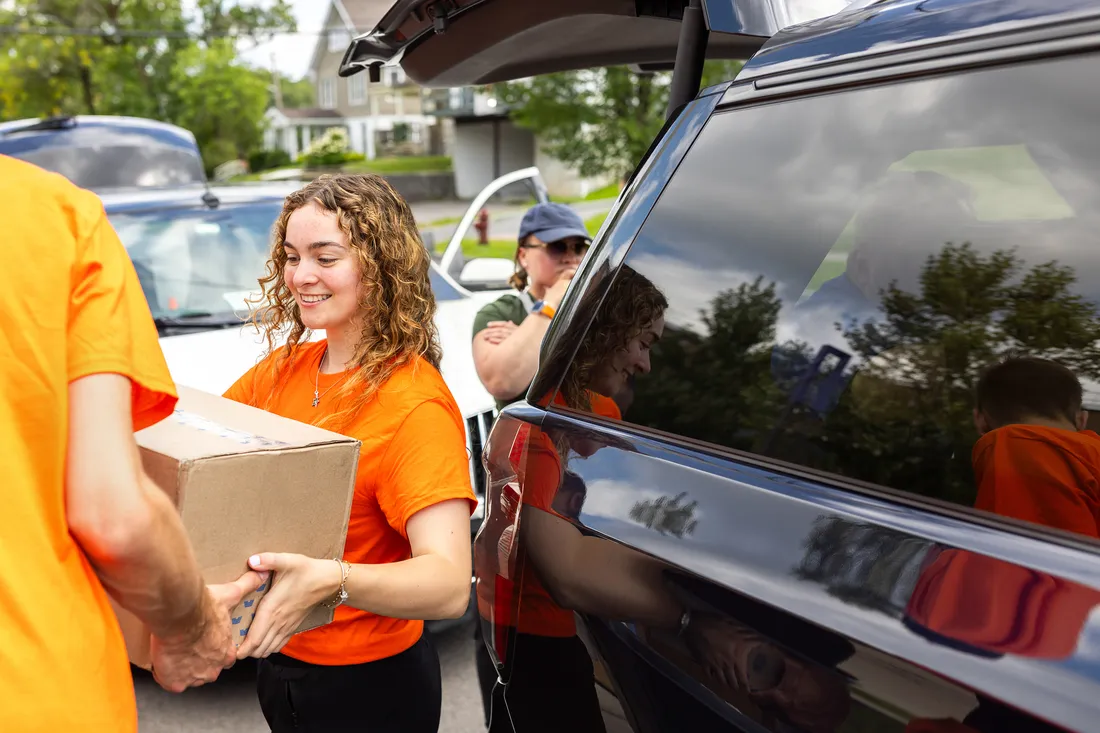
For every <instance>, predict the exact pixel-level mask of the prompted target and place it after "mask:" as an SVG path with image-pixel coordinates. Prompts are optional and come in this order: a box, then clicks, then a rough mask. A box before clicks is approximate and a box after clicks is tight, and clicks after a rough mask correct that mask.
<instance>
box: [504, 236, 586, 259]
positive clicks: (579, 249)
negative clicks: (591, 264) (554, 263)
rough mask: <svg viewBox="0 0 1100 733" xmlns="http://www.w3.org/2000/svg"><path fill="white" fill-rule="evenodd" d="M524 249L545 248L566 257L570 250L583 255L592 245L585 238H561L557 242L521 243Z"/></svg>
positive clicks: (556, 255) (553, 253)
mask: <svg viewBox="0 0 1100 733" xmlns="http://www.w3.org/2000/svg"><path fill="white" fill-rule="evenodd" d="M520 246H521V247H522V248H523V249H545V250H546V251H547V253H549V254H551V255H553V256H554V257H564V256H565V255H566V254H568V253H569V252H575V253H577V254H578V255H580V256H581V257H583V256H584V254H585V253H586V252H587V251H588V248H589V247H590V246H591V245H590V244H589V243H588V242H586V241H584V240H583V239H559V240H558V241H556V242H539V243H538V244H524V245H520Z"/></svg>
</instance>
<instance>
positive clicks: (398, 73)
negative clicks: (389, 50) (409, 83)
mask: <svg viewBox="0 0 1100 733" xmlns="http://www.w3.org/2000/svg"><path fill="white" fill-rule="evenodd" d="M404 83H405V72H404V71H402V70H401V69H400V68H390V69H386V86H390V87H396V86H400V85H401V84H404Z"/></svg>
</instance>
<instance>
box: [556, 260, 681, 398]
mask: <svg viewBox="0 0 1100 733" xmlns="http://www.w3.org/2000/svg"><path fill="white" fill-rule="evenodd" d="M599 290H600V289H599V288H595V289H592V290H590V291H589V292H588V293H586V294H585V299H584V300H582V301H581V302H580V303H579V304H578V307H577V312H578V313H584V312H586V311H587V310H588V309H589V308H596V315H595V317H594V318H593V319H592V323H591V324H590V325H589V327H588V331H587V333H585V335H584V339H583V340H582V341H581V343H580V346H579V347H577V351H576V353H575V354H571V356H572V358H571V359H570V361H569V364H568V366H567V367H566V369H565V376H564V378H563V379H562V382H561V387H560V390H561V396H562V399H564V400H565V404H566V405H568V406H569V407H572V408H576V409H581V410H590V409H591V408H592V399H591V396H590V392H589V388H590V386H591V383H592V378H593V376H594V374H595V372H596V370H597V369H598V368H599V367H600V365H602V364H603V363H604V362H606V361H607V360H608V359H610V358H611V356H612V355H614V354H615V352H617V351H621V350H623V349H625V348H627V346H629V344H630V341H631V340H632V339H633V338H635V337H636V336H638V334H640V333H641V332H642V330H643V329H644V328H645V327H646V326H648V325H649V324H651V323H653V322H654V321H655V320H657V319H658V318H660V317H661V316H662V315H664V312H665V310H666V309H667V308H668V299H667V298H665V296H664V294H663V293H662V292H661V291H660V290H658V289H657V286H656V285H654V284H653V283H652V282H650V280H649V279H648V278H646V277H645V276H644V275H642V274H640V273H639V272H638V271H637V270H635V269H633V268H632V267H630V266H628V265H623V266H622V267H621V268H620V270H619V272H618V273H617V274H616V275H615V280H614V281H613V282H612V283H611V285H610V286H609V287H608V288H607V294H606V295H605V296H604V297H603V302H602V303H600V304H599V307H596V303H586V302H585V300H588V299H589V298H593V299H594V298H596V297H598V296H599ZM561 351H564V352H565V353H566V356H570V354H569V352H568V351H566V350H561ZM559 353H561V352H559ZM605 396H606V397H613V396H614V395H605Z"/></svg>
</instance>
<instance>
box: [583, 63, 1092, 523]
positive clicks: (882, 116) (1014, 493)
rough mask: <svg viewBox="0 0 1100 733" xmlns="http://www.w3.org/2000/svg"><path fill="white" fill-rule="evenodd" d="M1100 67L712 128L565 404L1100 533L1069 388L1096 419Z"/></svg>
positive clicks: (747, 118) (676, 183)
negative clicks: (588, 403) (607, 408)
mask: <svg viewBox="0 0 1100 733" xmlns="http://www.w3.org/2000/svg"><path fill="white" fill-rule="evenodd" d="M1095 64H1096V59H1095V58H1094V57H1093V58H1074V59H1067V60H1058V61H1046V62H1040V63H1034V64H1028V65H1023V66H1013V67H1005V68H998V69H992V70H985V71H978V72H969V73H957V74H954V75H950V76H946V77H942V78H935V79H924V80H916V81H911V82H907V83H897V84H892V85H883V86H878V87H873V88H865V89H861V90H854V91H848V92H843V93H835V94H829V95H821V96H816V97H808V98H804V99H800V100H792V101H785V102H781V103H773V104H768V105H764V106H759V107H748V108H741V109H735V110H730V111H726V112H719V113H717V114H716V115H715V116H714V117H713V118H712V119H711V120H710V121H709V122H708V124H707V126H706V128H705V129H704V130H703V132H702V133H701V135H700V137H699V139H698V140H697V141H696V142H695V144H694V146H693V148H692V150H691V152H690V153H689V154H688V156H687V158H686V159H685V161H684V162H683V164H682V165H681V166H680V167H679V169H678V170H677V172H676V174H675V176H674V177H673V179H672V180H671V182H670V183H669V185H668V188H667V189H666V190H665V192H664V193H663V194H662V197H661V199H660V201H659V202H658V204H657V206H656V207H655V208H654V210H653V212H652V214H651V216H650V218H649V220H648V222H647V224H646V226H645V227H644V228H643V229H642V231H641V233H640V234H639V236H638V238H637V240H636V241H635V243H634V245H633V247H632V249H631V251H630V254H629V256H628V258H627V261H626V265H627V267H628V268H629V269H627V270H624V273H625V275H626V280H624V281H623V282H624V284H623V285H622V286H621V287H620V286H619V285H618V282H617V283H616V285H613V286H612V288H611V291H610V292H609V293H608V296H607V298H606V299H605V300H604V305H603V306H602V309H601V312H600V313H599V314H597V316H596V320H595V322H594V323H593V325H592V327H591V328H590V331H589V335H588V336H586V340H585V342H582V344H581V346H580V348H579V350H578V354H577V357H576V359H577V361H576V362H575V363H574V365H573V366H571V368H570V370H568V371H567V373H566V379H565V382H564V383H563V389H562V394H563V396H564V397H565V398H566V399H565V401H566V402H572V403H576V404H577V405H578V406H581V407H583V406H584V404H583V403H584V401H585V400H583V399H580V398H578V397H577V395H579V394H581V393H580V392H578V387H585V388H587V389H591V390H595V391H598V392H603V393H605V394H608V395H609V396H614V397H616V399H617V401H618V402H619V403H620V404H621V405H622V406H624V407H625V408H626V409H625V410H624V419H626V420H627V421H629V422H633V423H637V424H640V425H643V426H647V427H650V428H655V429H658V430H661V431H667V432H670V433H674V434H676V435H678V436H683V437H688V438H694V439H698V440H703V441H707V442H710V443H714V444H718V445H721V446H724V447H728V448H732V449H735V450H739V451H748V452H752V453H755V454H759V455H764V456H768V457H771V458H775V459H779V460H782V461H787V462H793V463H797V464H801V465H803V466H808V467H812V468H814V469H820V470H824V471H828V472H832V473H836V474H841V475H843V476H847V477H852V478H856V479H860V480H865V481H870V482H874V483H877V484H881V485H886V486H889V487H892V488H896V489H901V490H904V491H908V492H912V493H915V494H921V495H924V496H929V497H936V498H939V499H946V500H949V501H952V502H956V503H959V504H963V505H966V506H978V507H979V508H982V509H987V510H990V511H995V512H997V513H999V514H1002V515H1008V516H1014V517H1017V518H1021V519H1028V520H1032V521H1037V522H1040V523H1043V524H1046V525H1050V526H1055V527H1059V528H1061V529H1065V530H1070V531H1075V532H1080V533H1084V534H1090V535H1093V536H1095V535H1096V533H1097V517H1098V513H1100V495H1098V492H1097V489H1098V487H1100V438H1098V437H1097V436H1095V435H1094V434H1092V433H1088V432H1077V428H1078V427H1079V426H1080V425H1079V424H1078V421H1079V420H1080V421H1082V422H1081V423H1080V424H1081V425H1083V424H1084V423H1083V421H1084V419H1085V416H1083V415H1081V414H1080V413H1079V412H1078V407H1079V406H1078V405H1076V404H1075V400H1074V397H1073V394H1072V393H1073V389H1074V386H1073V385H1074V384H1075V383H1076V382H1075V379H1074V377H1076V378H1077V380H1079V382H1080V383H1081V384H1082V385H1083V388H1084V404H1085V406H1086V407H1092V408H1096V409H1097V411H1098V412H1097V416H1098V417H1100V384H1098V382H1097V380H1098V379H1100V349H1098V348H1097V344H1098V343H1100V319H1098V318H1097V315H1098V313H1097V305H1096V304H1097V300H1098V299H1100V248H1098V245H1097V231H1098V230H1100V226H1098V225H1100V216H1098V214H1097V212H1098V211H1100V208H1098V205H1100V145H1097V144H1096V142H1095V137H1096V133H1095V128H1096V120H1098V119H1100V95H1097V94H1096V91H1097V83H1096V81H1095V79H1096V75H1095V72H1094V69H1095ZM624 273H621V274H620V275H619V279H622V278H623V277H624ZM635 275H640V276H641V279H639V278H638V277H636V276H635ZM652 286H655V287H656V290H657V291H659V294H655V293H654V292H652ZM661 295H663V298H661V297H659V296H661ZM665 299H667V308H666V307H665V306H663V305H662V301H663V300H665ZM662 310H663V317H664V323H663V324H662V323H661V322H660V321H659V320H658V321H657V322H656V323H654V322H653V317H654V315H655V314H658V313H660V312H661V311H662ZM662 325H663V328H662V327H661V326H662ZM656 336H660V339H659V340H656ZM609 349H610V350H611V351H610V352H609ZM609 353H610V355H608V354H609ZM1027 358H1041V359H1045V360H1051V361H1052V362H1056V363H1048V362H1045V361H1044V362H1032V361H1026V360H1025V359H1027ZM585 359H588V362H587V363H585ZM1005 360H1008V362H1009V363H1008V366H1007V367H1005V368H1003V369H1002V370H1001V371H1000V373H999V375H998V376H997V379H993V380H990V382H989V387H988V389H985V388H983V391H982V394H983V397H982V399H983V401H984V402H983V411H981V412H980V413H979V416H978V417H977V418H976V416H975V414H974V408H975V406H976V404H977V397H976V390H977V387H978V385H979V380H980V378H981V375H982V374H983V373H984V370H985V369H986V368H987V367H990V366H992V365H994V364H999V363H1001V362H1002V361H1005ZM983 384H985V383H984V382H983ZM1020 384H1026V385H1030V386H1031V387H1032V389H1030V390H1027V389H1020V388H1019V385H1020ZM631 385H632V386H631ZM1014 385H1015V386H1014ZM570 392H571V393H572V398H571V397H570ZM979 487H980V491H979Z"/></svg>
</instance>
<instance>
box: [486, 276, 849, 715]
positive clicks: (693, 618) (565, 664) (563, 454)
mask: <svg viewBox="0 0 1100 733" xmlns="http://www.w3.org/2000/svg"><path fill="white" fill-rule="evenodd" d="M598 291H599V289H594V290H593V291H592V293H593V297H598ZM667 307H668V303H667V301H666V299H665V298H664V296H663V295H662V294H661V293H660V292H659V291H658V290H657V289H656V287H654V285H653V284H652V283H651V282H650V281H649V280H647V279H646V278H645V277H643V276H642V275H640V274H639V273H637V272H636V271H634V270H633V269H631V268H630V267H627V266H624V267H623V268H622V269H621V270H620V271H619V273H618V274H617V275H616V279H615V281H614V282H613V283H612V284H611V285H610V287H609V288H608V291H607V294H606V296H605V297H603V299H602V303H601V305H600V307H599V310H597V312H596V316H595V317H594V319H593V322H592V324H591V325H590V326H589V328H588V330H587V332H586V333H585V336H584V340H583V342H582V343H581V344H580V345H579V347H578V348H577V350H576V352H575V353H574V352H573V350H572V349H562V350H561V353H564V354H566V356H565V357H559V358H569V362H568V364H567V365H566V366H565V370H564V377H563V379H562V383H561V388H560V391H559V392H558V394H557V395H556V396H555V398H554V400H553V402H554V403H555V404H559V405H563V406H566V407H571V408H574V409H578V410H586V411H591V412H594V413H596V414H598V415H601V416H602V417H606V418H611V419H619V418H620V414H619V408H618V404H619V403H620V402H625V401H628V400H629V399H630V398H631V395H630V393H629V387H630V382H631V378H632V377H633V376H634V375H644V374H646V373H648V372H649V370H650V363H649V350H650V348H651V347H652V345H653V343H654V342H656V341H657V340H658V339H659V338H660V337H661V335H662V333H663V330H664V312H665V310H666V308H667ZM581 308H582V309H583V308H584V305H583V304H582V306H581ZM554 366H555V365H554V363H553V362H551V363H550V364H549V365H548V369H547V372H548V373H551V374H553V373H558V372H555V371H554ZM611 396H615V398H616V399H612V398H611ZM606 440H607V439H606V438H602V437H598V436H593V437H591V438H588V437H585V436H582V435H578V434H577V433H576V432H573V433H570V434H567V435H554V434H553V431H541V430H538V429H532V430H531V431H530V433H529V434H528V435H527V436H526V440H525V445H524V450H525V451H526V456H525V458H524V459H523V460H520V461H517V463H518V464H520V466H521V468H522V472H523V475H522V476H521V477H520V483H521V485H522V489H523V491H522V497H521V502H522V506H523V508H522V511H523V516H522V519H521V522H520V526H521V527H522V531H521V532H520V537H521V540H522V543H523V544H522V548H521V549H522V551H523V553H524V555H525V559H526V561H527V564H526V567H525V569H524V572H523V575H522V585H521V588H520V595H519V598H518V603H517V604H516V607H517V608H518V612H517V613H518V619H517V621H518V628H517V631H518V634H517V635H516V637H515V639H516V641H515V650H516V652H515V653H516V658H517V660H518V661H517V663H516V665H515V666H514V667H513V671H512V678H511V680H510V681H509V688H508V692H507V701H508V710H509V713H510V715H511V716H512V720H513V722H514V723H515V725H516V728H517V729H518V730H547V731H549V730H557V731H560V730H601V729H602V719H601V717H600V716H599V707H598V701H597V700H596V697H595V692H594V686H595V678H594V674H593V671H592V665H591V661H590V659H589V655H588V653H587V651H586V649H585V647H584V645H583V643H582V642H581V641H580V639H579V638H578V637H577V636H576V626H575V622H574V612H577V613H584V614H588V615H592V616H596V617H599V618H600V619H603V620H609V621H616V620H622V621H631V622H634V623H635V624H637V625H639V626H641V627H643V628H644V629H646V631H647V633H648V632H653V631H662V630H663V631H664V632H665V636H669V635H671V637H673V638H679V639H680V640H681V641H682V642H684V643H686V645H687V646H686V648H687V650H688V651H689V652H690V654H691V655H693V657H694V659H695V660H697V661H696V663H694V664H692V665H691V666H692V667H696V668H698V669H700V670H701V674H702V675H703V676H704V680H703V681H704V682H705V683H706V684H708V685H709V686H711V687H712V688H714V689H716V690H719V689H720V690H723V691H726V692H729V691H740V693H741V694H744V695H747V696H748V698H749V699H751V700H752V701H753V703H754V704H755V705H756V706H758V707H759V708H760V710H761V711H764V712H762V715H763V716H765V717H767V716H778V718H781V719H783V720H787V721H791V722H794V723H795V724H796V725H798V727H799V729H800V730H805V731H831V730H834V729H835V726H836V725H838V724H839V723H840V722H841V721H842V720H843V719H844V717H845V716H846V714H847V709H848V708H847V704H848V698H847V693H846V691H845V689H844V686H843V683H842V682H840V681H839V679H837V678H836V676H835V675H833V674H831V673H829V672H828V671H826V670H823V669H821V668H819V667H817V666H815V665H813V664H807V663H805V662H802V661H799V660H796V659H794V658H792V657H790V656H789V655H787V654H786V653H785V652H783V651H782V650H781V649H780V648H779V647H778V646H776V645H775V644H773V643H771V642H770V641H768V640H767V639H764V638H763V637H762V636H760V635H759V634H756V633H754V632H753V631H752V630H751V629H750V628H748V627H746V626H744V625H743V624H739V623H737V622H735V621H734V620H733V619H731V618H729V617H724V616H718V615H715V614H710V613H701V614H698V615H693V613H692V612H691V611H690V609H689V608H688V607H687V606H686V605H685V604H684V602H683V601H682V600H681V599H680V598H679V597H678V596H677V594H676V593H675V592H674V591H673V590H672V589H671V588H670V586H669V584H668V579H667V577H666V572H667V569H668V566H667V565H665V564H664V563H662V562H660V561H658V560H655V559H653V558H650V557H648V556H646V555H643V554H642V553H640V552H638V551H636V550H633V549H631V548H628V547H625V546H623V545H620V544H618V543H615V542H609V541H607V540H604V539H602V538H600V537H596V536H592V535H589V534H586V533H583V532H582V531H581V530H580V528H578V527H577V526H576V525H577V519H578V518H579V516H580V514H581V507H582V504H583V500H584V497H585V494H586V488H585V486H584V483H583V481H582V480H581V478H580V476H579V475H578V474H574V473H572V472H570V471H569V470H567V468H566V466H567V465H568V463H569V460H570V456H577V457H581V458H584V457H588V456H591V455H593V454H594V453H595V452H596V451H597V450H599V449H600V448H601V447H603V446H604V445H605V444H606ZM479 575H480V574H479ZM497 602H498V607H499V603H500V599H497ZM525 659H526V663H525ZM534 660H537V664H532V661H534ZM551 662H552V663H551ZM555 668H562V669H567V670H569V671H568V672H567V675H568V676H567V677H566V675H561V676H560V677H559V673H558V672H556V671H555ZM730 694H731V695H732V694H733V693H732V692H730ZM566 701H568V702H569V704H570V710H569V711H568V713H564V714H565V715H568V716H570V717H568V718H562V717H560V716H562V715H563V713H562V712H559V711H558V710H556V708H559V707H561V706H562V704H563V703H565V702H566ZM547 715H550V716H557V717H552V718H551V720H550V721H548V720H547V718H546V716H547ZM769 719H770V718H769ZM521 722H522V723H523V724H521ZM525 725H526V726H528V727H525ZM530 726H534V727H530Z"/></svg>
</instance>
